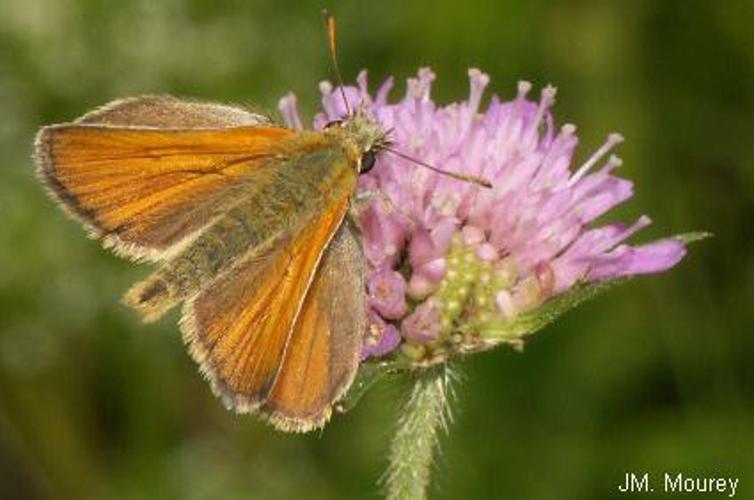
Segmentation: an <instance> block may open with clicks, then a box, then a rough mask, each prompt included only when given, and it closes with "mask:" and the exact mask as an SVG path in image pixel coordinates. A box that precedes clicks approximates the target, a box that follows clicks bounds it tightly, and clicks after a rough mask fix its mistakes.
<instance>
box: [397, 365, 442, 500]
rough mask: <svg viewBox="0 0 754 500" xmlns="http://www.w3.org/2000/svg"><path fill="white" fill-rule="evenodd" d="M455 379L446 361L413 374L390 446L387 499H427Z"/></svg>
mask: <svg viewBox="0 0 754 500" xmlns="http://www.w3.org/2000/svg"><path fill="white" fill-rule="evenodd" d="M455 378H456V377H455V375H454V373H453V371H452V369H451V368H450V367H449V366H448V365H447V364H443V365H441V366H437V367H432V368H429V369H427V370H424V371H422V372H421V373H420V374H419V375H418V376H417V377H416V381H415V382H414V386H413V388H412V390H411V395H410V397H409V399H408V401H407V402H406V404H405V406H404V407H403V412H402V414H401V417H400V419H399V420H398V429H397V430H396V433H395V436H394V437H393V442H392V443H391V445H390V455H389V464H388V469H387V472H386V474H385V478H384V481H385V490H386V497H387V498H388V500H405V499H411V500H413V499H424V498H427V488H428V486H429V482H430V475H431V468H432V461H433V459H432V457H433V454H434V451H435V449H436V448H437V445H438V442H439V438H440V431H445V432H447V430H448V422H449V420H450V411H449V407H450V404H449V403H450V399H451V391H452V389H451V387H450V386H451V384H452V382H453V381H454V380H455Z"/></svg>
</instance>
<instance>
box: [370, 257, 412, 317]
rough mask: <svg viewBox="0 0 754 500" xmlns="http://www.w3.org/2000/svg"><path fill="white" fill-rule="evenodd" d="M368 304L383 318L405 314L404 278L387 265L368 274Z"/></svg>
mask: <svg viewBox="0 0 754 500" xmlns="http://www.w3.org/2000/svg"><path fill="white" fill-rule="evenodd" d="M367 287H368V289H369V305H370V306H372V308H373V309H374V310H375V311H377V312H378V313H379V314H380V316H382V317H383V318H385V319H399V318H400V317H402V316H403V315H404V314H406V280H405V279H404V278H403V275H401V273H399V272H398V271H394V270H393V269H390V268H389V267H386V268H382V269H379V270H376V271H375V272H373V273H372V274H371V275H370V276H369V280H368V283H367Z"/></svg>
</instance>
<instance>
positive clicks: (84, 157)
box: [34, 16, 462, 432]
mask: <svg viewBox="0 0 754 500" xmlns="http://www.w3.org/2000/svg"><path fill="white" fill-rule="evenodd" d="M327 25H328V30H329V35H330V36H329V40H330V54H331V57H332V60H333V65H334V68H335V70H336V73H337V76H338V79H339V80H341V79H340V72H339V70H338V68H337V59H336V57H335V31H334V22H333V20H332V17H331V16H328V17H327ZM341 81H342V80H341ZM340 88H341V90H342V89H343V87H342V84H341V87H340ZM343 99H344V104H345V105H346V109H347V110H348V112H347V116H345V117H344V118H343V119H342V120H337V121H334V122H332V123H331V124H330V125H329V126H328V127H326V128H324V129H323V130H319V131H314V130H308V131H307V130H296V129H291V128H286V127H283V126H281V125H277V124H275V123H274V122H273V121H272V120H271V119H270V118H268V117H266V116H264V115H261V114H258V113H254V112H251V111H248V110H246V109H243V108H240V107H234V106H229V105H224V104H214V103H206V102H196V101H186V100H180V99H177V98H173V97H167V96H143V97H136V98H130V99H124V100H118V101H114V102H112V103H110V104H107V105H105V106H103V107H101V108H99V109H96V110H94V111H93V112H90V113H87V114H85V115H83V116H82V117H80V118H78V119H76V120H74V121H73V122H71V123H63V124H59V125H51V126H46V127H43V128H42V129H41V130H40V131H39V133H38V135H37V137H36V142H35V155H34V158H35V163H36V168H37V174H38V177H39V179H40V180H41V181H42V183H43V184H44V185H45V186H46V188H47V190H48V191H49V193H50V194H51V196H52V197H53V198H54V199H55V200H56V201H57V202H58V203H59V204H60V205H61V206H62V208H63V209H64V210H65V212H67V214H68V215H70V216H72V217H73V218H74V219H76V220H78V221H79V222H80V223H81V224H83V226H84V227H85V228H86V229H87V230H88V231H89V233H90V235H91V236H93V237H94V238H97V239H99V240H101V241H102V242H103V244H104V246H105V247H109V248H112V249H113V250H114V251H115V253H116V254H118V255H120V256H123V257H126V258H129V259H132V260H135V261H148V262H152V263H155V264H157V268H156V270H155V271H154V272H153V274H151V275H150V276H149V277H147V278H146V279H145V280H144V281H141V282H139V283H137V284H136V285H135V286H133V287H132V288H131V289H130V290H128V291H127V293H126V294H125V296H124V299H123V301H124V302H125V303H126V304H127V305H128V306H130V307H132V308H133V309H135V310H136V311H137V312H138V313H139V314H140V315H141V316H142V317H143V319H144V320H146V321H155V320H157V319H159V318H160V317H162V316H163V315H164V314H165V313H166V312H167V311H168V310H170V309H171V308H173V307H175V306H178V305H180V304H182V310H181V319H180V329H181V332H182V335H183V339H184V341H185V343H186V344H187V347H188V350H189V352H190V354H191V356H192V358H193V359H194V360H195V361H196V362H197V363H198V365H199V367H200V371H201V372H202V373H203V374H204V375H205V377H206V378H207V379H208V380H209V382H210V385H211V387H212V390H213V392H214V393H215V394H216V395H218V396H219V397H220V398H221V399H222V400H223V402H224V403H225V405H226V406H227V407H228V408H230V409H233V410H235V411H237V412H240V413H252V412H253V413H258V414H260V415H262V416H263V417H265V418H266V419H267V420H268V421H270V422H271V423H272V424H273V425H274V426H275V427H276V428H278V429H281V430H284V431H296V432H304V431H309V430H312V429H316V428H320V427H322V426H323V425H324V424H325V423H326V422H327V420H328V419H329V417H330V415H331V413H332V410H333V406H334V404H335V403H336V402H337V401H338V400H339V399H340V398H341V397H342V396H343V395H344V393H345V392H346V391H347V390H348V388H349V387H350V386H351V384H352V383H353V380H354V377H355V374H356V372H357V368H358V366H359V358H360V351H361V346H362V340H363V335H364V332H365V330H366V328H367V322H368V321H367V309H366V304H367V297H366V291H365V290H366V284H365V263H364V257H363V254H362V249H361V241H360V237H359V234H358V227H357V224H356V223H355V219H354V217H353V215H352V213H353V207H354V203H353V200H354V196H355V194H356V187H357V181H358V177H359V175H360V174H362V173H365V172H367V171H368V170H369V169H371V168H372V167H373V166H374V163H375V159H376V155H377V154H378V153H379V152H380V151H381V150H383V149H390V146H389V141H388V139H387V137H388V132H387V131H386V130H385V129H384V128H383V127H382V126H381V125H380V124H379V123H378V122H377V121H376V120H375V119H374V118H372V117H371V116H369V115H368V113H366V112H365V111H364V110H363V109H358V110H356V111H355V112H352V111H351V110H350V108H349V107H348V101H347V100H346V99H345V94H343ZM396 154H399V155H401V156H403V157H406V156H405V155H402V154H401V153H399V152H397V151H396ZM406 158H408V157H406ZM409 159H410V158H409ZM415 161H416V162H417V163H419V164H421V165H424V166H426V167H428V168H431V169H433V170H438V171H440V170H439V169H436V168H435V167H433V166H431V165H427V164H425V163H423V162H421V161H418V160H415ZM441 172H443V173H446V172H444V171H441ZM448 175H454V174H452V173H448ZM454 176H455V175H454ZM461 177H462V176H461Z"/></svg>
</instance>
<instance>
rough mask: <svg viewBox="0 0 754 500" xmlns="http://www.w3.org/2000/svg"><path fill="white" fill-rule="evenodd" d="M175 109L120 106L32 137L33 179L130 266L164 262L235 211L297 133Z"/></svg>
mask: <svg viewBox="0 0 754 500" xmlns="http://www.w3.org/2000/svg"><path fill="white" fill-rule="evenodd" d="M180 103H181V101H177V100H175V99H167V98H144V99H132V100H128V101H122V104H118V103H117V102H116V103H115V104H112V105H109V106H106V107H105V108H103V109H102V110H100V111H96V112H94V113H91V114H89V115H85V116H84V117H82V118H81V119H80V120H79V121H77V122H76V123H73V124H63V125H55V126H51V127H45V128H43V129H42V130H41V131H40V133H39V134H38V136H37V142H36V160H37V171H38V174H39V176H40V177H41V179H42V180H43V182H44V183H45V184H46V185H47V186H48V188H49V190H50V192H51V193H52V195H53V196H54V197H55V198H56V199H57V200H58V201H59V202H60V203H61V204H62V205H63V206H64V207H65V208H66V209H67V211H68V212H69V213H71V214H72V215H74V216H75V217H76V218H78V219H79V220H80V221H82V223H84V225H85V226H87V228H88V229H90V231H91V232H92V233H93V234H94V235H95V236H97V237H100V238H102V239H103V240H104V241H105V244H106V245H108V246H114V247H115V249H116V250H117V251H119V252H120V253H122V254H125V255H127V256H129V257H133V258H150V259H152V260H159V259H161V258H164V256H165V255H166V253H169V252H168V250H169V249H170V247H172V246H175V245H177V244H178V243H181V242H182V241H184V240H185V239H186V238H188V237H190V236H192V235H194V234H195V233H196V232H197V231H198V230H200V229H201V228H203V227H205V226H206V225H208V224H210V223H211V221H212V220H213V218H214V217H216V216H217V215H218V214H219V213H222V212H223V211H224V210H227V208H228V206H229V205H232V204H233V203H234V202H235V199H234V197H232V196H229V190H230V189H231V188H232V187H233V186H235V185H237V184H238V182H239V180H240V179H247V180H248V179H249V178H251V177H253V176H254V175H264V174H263V172H262V170H263V169H262V168H260V167H263V166H264V165H265V164H266V160H267V159H269V158H270V157H272V156H274V155H276V154H280V153H282V151H280V150H279V147H280V146H282V145H283V144H284V143H285V140H286V139H289V138H291V137H292V136H293V134H294V132H293V131H291V130H290V129H286V128H282V127H275V126H271V125H269V124H268V123H266V122H264V121H263V120H262V119H261V118H260V117H259V115H255V114H251V113H247V112H245V111H243V110H240V109H236V108H232V107H229V106H222V105H213V104H200V103H186V104H184V105H182V104H180ZM202 116H203V117H204V118H202ZM221 123H224V125H222V127H223V128H204V127H210V126H215V125H216V126H218V127H220V126H221V125H220V124H221ZM158 126H169V127H172V128H167V129H165V128H155V127H158ZM249 184H250V185H253V181H251V182H249Z"/></svg>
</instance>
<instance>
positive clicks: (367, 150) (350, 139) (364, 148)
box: [326, 109, 390, 174]
mask: <svg viewBox="0 0 754 500" xmlns="http://www.w3.org/2000/svg"><path fill="white" fill-rule="evenodd" d="M326 133H327V134H331V135H333V136H334V137H335V138H336V139H338V140H339V142H341V143H342V144H344V145H345V146H346V147H347V148H348V149H349V150H350V153H351V154H352V155H353V156H354V159H355V160H356V163H355V165H356V167H357V169H358V171H359V173H360V174H364V173H366V172H368V171H369V170H371V169H372V167H374V163H375V161H376V159H377V154H378V153H379V152H380V151H381V150H382V149H384V148H385V147H387V146H388V145H389V144H390V141H389V140H388V131H387V130H385V128H384V127H383V126H382V125H381V124H380V123H379V122H378V121H377V120H375V119H374V118H372V117H371V116H369V115H368V114H367V113H366V112H365V111H364V110H363V109H359V110H358V111H356V112H355V113H353V114H351V115H349V116H347V117H346V118H343V119H342V120H333V121H331V122H330V123H328V124H327V127H326Z"/></svg>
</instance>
